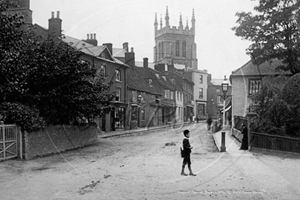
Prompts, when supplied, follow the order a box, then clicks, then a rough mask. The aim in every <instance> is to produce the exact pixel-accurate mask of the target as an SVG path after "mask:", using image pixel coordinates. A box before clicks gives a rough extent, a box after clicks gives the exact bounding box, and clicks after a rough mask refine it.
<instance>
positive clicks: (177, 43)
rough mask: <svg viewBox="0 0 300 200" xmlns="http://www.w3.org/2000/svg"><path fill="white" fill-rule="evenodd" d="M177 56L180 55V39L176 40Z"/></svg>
mask: <svg viewBox="0 0 300 200" xmlns="http://www.w3.org/2000/svg"><path fill="white" fill-rule="evenodd" d="M176 56H179V41H178V40H177V41H176Z"/></svg>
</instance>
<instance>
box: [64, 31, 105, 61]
mask: <svg viewBox="0 0 300 200" xmlns="http://www.w3.org/2000/svg"><path fill="white" fill-rule="evenodd" d="M62 40H63V41H64V42H66V43H67V44H68V45H70V46H71V47H74V48H76V49H77V50H80V51H81V52H83V53H85V54H89V55H91V56H96V57H98V56H99V55H100V54H101V52H103V50H104V49H105V48H104V47H103V46H94V45H92V44H89V43H87V42H84V41H82V40H79V39H76V38H73V37H70V36H67V35H66V36H65V37H63V38H62Z"/></svg>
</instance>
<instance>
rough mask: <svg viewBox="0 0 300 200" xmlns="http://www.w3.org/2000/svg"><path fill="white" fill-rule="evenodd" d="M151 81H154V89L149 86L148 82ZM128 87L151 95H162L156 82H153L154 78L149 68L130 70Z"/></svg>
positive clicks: (133, 68) (132, 68)
mask: <svg viewBox="0 0 300 200" xmlns="http://www.w3.org/2000/svg"><path fill="white" fill-rule="evenodd" d="M149 79H152V84H151V85H152V87H151V86H150V85H149V82H147V81H148V80H149ZM128 87H129V88H131V89H134V90H138V91H143V92H147V93H151V94H158V95H160V94H161V93H160V89H159V88H158V85H157V83H156V84H155V80H153V76H152V74H151V72H149V70H148V68H142V67H136V66H134V67H131V68H130V69H128Z"/></svg>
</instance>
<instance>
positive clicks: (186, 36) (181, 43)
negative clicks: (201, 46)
mask: <svg viewBox="0 0 300 200" xmlns="http://www.w3.org/2000/svg"><path fill="white" fill-rule="evenodd" d="M169 19H170V18H169V13H168V7H167V10H166V16H165V27H163V24H162V17H161V18H160V26H159V28H158V22H157V14H155V22H154V31H155V47H154V64H158V63H166V64H181V65H184V66H185V69H195V70H197V68H198V66H197V52H196V50H197V47H196V43H195V21H196V20H195V15H194V10H193V14H192V20H191V22H192V26H191V28H189V25H188V20H187V21H186V26H185V27H184V26H183V23H182V16H181V14H180V18H179V26H178V27H176V26H172V27H171V26H170V24H169Z"/></svg>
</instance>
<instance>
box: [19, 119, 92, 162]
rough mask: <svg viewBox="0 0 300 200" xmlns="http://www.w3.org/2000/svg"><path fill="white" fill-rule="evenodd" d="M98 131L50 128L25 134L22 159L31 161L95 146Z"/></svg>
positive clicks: (88, 128) (82, 127)
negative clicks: (39, 157)
mask: <svg viewBox="0 0 300 200" xmlns="http://www.w3.org/2000/svg"><path fill="white" fill-rule="evenodd" d="M97 132H98V130H97V128H96V127H91V126H78V127H77V126H66V125H59V126H51V127H47V128H45V129H44V130H40V131H37V132H30V133H29V132H25V133H24V137H23V139H24V140H23V144H24V147H23V150H24V152H23V155H24V156H23V157H24V158H25V159H32V158H35V157H38V156H45V155H49V154H54V153H60V152H63V151H66V150H70V149H76V148H79V147H84V146H87V145H91V144H95V143H97V141H98V136H97V135H98V133H97Z"/></svg>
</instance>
